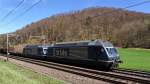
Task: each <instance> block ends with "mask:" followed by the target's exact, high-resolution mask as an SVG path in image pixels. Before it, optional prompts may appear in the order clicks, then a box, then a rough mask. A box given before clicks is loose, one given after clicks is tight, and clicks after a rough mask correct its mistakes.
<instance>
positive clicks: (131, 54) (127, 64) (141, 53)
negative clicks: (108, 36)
mask: <svg viewBox="0 0 150 84" xmlns="http://www.w3.org/2000/svg"><path fill="white" fill-rule="evenodd" d="M118 50H119V54H120V57H121V60H122V61H123V63H122V64H120V68H129V69H138V70H145V71H150V50H148V49H139V48H125V49H123V48H119V49H118Z"/></svg>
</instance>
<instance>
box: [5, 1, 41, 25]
mask: <svg viewBox="0 0 150 84" xmlns="http://www.w3.org/2000/svg"><path fill="white" fill-rule="evenodd" d="M41 1H42V0H39V1H37V2H36V3H34V4H33V5H31V6H30V7H29V8H27V9H26V10H25V11H23V12H22V13H21V14H19V15H18V16H16V17H15V18H14V19H12V20H11V21H10V22H8V24H11V23H12V22H14V21H15V20H17V19H19V18H20V17H22V16H23V15H24V14H25V13H27V12H28V11H30V10H31V9H32V8H33V7H35V6H36V5H37V4H39V3H40V2H41ZM8 24H7V25H8Z"/></svg>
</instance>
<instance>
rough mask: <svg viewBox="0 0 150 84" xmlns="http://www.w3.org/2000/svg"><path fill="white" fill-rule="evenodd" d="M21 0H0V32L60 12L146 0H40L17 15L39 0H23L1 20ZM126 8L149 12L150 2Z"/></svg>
mask: <svg viewBox="0 0 150 84" xmlns="http://www.w3.org/2000/svg"><path fill="white" fill-rule="evenodd" d="M21 1H22V0H0V34H4V33H10V32H15V31H16V30H18V29H21V28H23V27H25V26H26V25H28V24H31V23H32V22H36V21H39V20H41V19H44V18H46V17H50V16H52V15H56V14H60V13H68V12H71V11H76V10H82V9H84V8H88V7H95V6H99V7H115V8H124V7H126V6H129V5H132V4H135V3H139V2H143V1H146V0H42V1H41V2H40V3H39V4H37V5H36V6H34V7H33V8H32V9H30V10H29V11H28V12H26V13H25V14H24V15H22V16H21V17H18V16H19V14H21V13H23V12H24V11H25V10H26V9H28V8H29V7H30V6H32V5H33V4H34V3H36V2H38V1H39V0H24V2H23V3H22V4H21V5H20V6H19V7H18V8H17V9H16V10H15V11H14V12H13V13H11V14H10V15H9V16H8V17H7V18H5V19H4V20H2V18H3V17H4V16H5V15H7V14H8V13H9V12H10V11H11V10H12V9H14V8H15V7H16V6H17V4H18V3H20V2H21ZM147 1H148V0H147ZM149 1H150V0H149ZM127 10H131V11H137V12H144V13H150V2H149V3H145V4H143V5H139V6H136V7H132V8H129V9H127Z"/></svg>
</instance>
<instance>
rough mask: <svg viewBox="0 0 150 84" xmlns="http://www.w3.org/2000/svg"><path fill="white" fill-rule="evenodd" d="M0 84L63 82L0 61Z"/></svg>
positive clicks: (60, 83) (51, 83) (61, 83)
mask: <svg viewBox="0 0 150 84" xmlns="http://www.w3.org/2000/svg"><path fill="white" fill-rule="evenodd" d="M0 84H64V82H63V81H59V80H57V79H54V78H51V77H48V76H44V75H41V74H38V73H35V72H33V71H31V70H27V69H24V68H22V67H18V66H16V65H15V64H12V63H10V62H4V61H1V60H0Z"/></svg>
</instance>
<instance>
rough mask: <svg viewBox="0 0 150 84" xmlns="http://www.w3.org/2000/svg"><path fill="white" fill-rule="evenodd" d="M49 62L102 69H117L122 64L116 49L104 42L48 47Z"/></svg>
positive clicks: (71, 43) (59, 44)
mask: <svg viewBox="0 0 150 84" xmlns="http://www.w3.org/2000/svg"><path fill="white" fill-rule="evenodd" d="M48 60H54V61H58V62H63V63H71V64H78V65H81V66H93V67H98V68H101V69H114V68H117V67H118V63H120V62H121V61H120V58H119V55H118V52H117V50H116V48H115V47H113V45H112V44H111V43H110V42H108V41H102V40H94V41H78V42H64V43H56V44H53V45H52V46H50V47H48Z"/></svg>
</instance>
